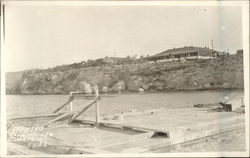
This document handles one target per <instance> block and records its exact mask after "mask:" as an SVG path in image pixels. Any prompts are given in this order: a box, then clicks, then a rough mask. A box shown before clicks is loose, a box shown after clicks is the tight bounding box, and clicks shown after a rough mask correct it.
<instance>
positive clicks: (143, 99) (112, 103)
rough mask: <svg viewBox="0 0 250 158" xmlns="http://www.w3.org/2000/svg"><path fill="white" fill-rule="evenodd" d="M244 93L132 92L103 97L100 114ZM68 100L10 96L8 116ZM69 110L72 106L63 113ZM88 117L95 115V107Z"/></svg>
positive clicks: (174, 105) (48, 109)
mask: <svg viewBox="0 0 250 158" xmlns="http://www.w3.org/2000/svg"><path fill="white" fill-rule="evenodd" d="M243 93H244V92H243V91H189V92H168V93H142V94H140V93H129V94H114V97H107V98H102V99H101V101H100V114H101V115H105V114H113V113H117V112H120V111H124V112H126V111H128V110H129V109H138V110H148V109H158V108H166V109H167V108H182V107H192V106H193V105H194V104H199V103H204V104H205V103H214V102H219V101H221V102H223V101H226V100H228V99H231V98H234V97H237V96H243ZM67 99H68V96H67V95H7V96H6V104H7V105H6V106H7V117H8V118H9V117H22V116H29V115H32V116H33V115H41V114H48V113H52V111H54V110H55V109H56V108H57V107H59V106H60V105H62V104H63V103H64V102H65V101H66V100H67ZM86 102H88V101H86V100H74V102H73V108H75V107H77V106H80V105H84V103H86ZM67 110H69V106H67V107H66V108H64V111H67ZM85 115H94V107H92V108H91V109H89V110H88V111H86V114H85Z"/></svg>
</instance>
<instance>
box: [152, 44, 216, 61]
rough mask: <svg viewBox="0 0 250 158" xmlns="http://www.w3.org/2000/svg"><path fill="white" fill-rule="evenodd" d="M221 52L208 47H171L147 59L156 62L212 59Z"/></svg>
mask: <svg viewBox="0 0 250 158" xmlns="http://www.w3.org/2000/svg"><path fill="white" fill-rule="evenodd" d="M218 54H219V52H218V51H215V50H212V49H209V48H207V47H204V48H203V47H193V46H190V47H181V48H174V49H169V50H166V51H164V52H161V53H159V54H156V55H153V56H150V57H147V60H149V61H154V62H158V61H159V62H162V61H173V60H189V59H210V58H215V57H217V56H218Z"/></svg>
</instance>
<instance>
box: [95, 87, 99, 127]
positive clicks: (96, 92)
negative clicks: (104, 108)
mask: <svg viewBox="0 0 250 158" xmlns="http://www.w3.org/2000/svg"><path fill="white" fill-rule="evenodd" d="M94 90H95V97H96V98H98V97H99V91H98V86H97V85H96V86H95V87H94ZM95 105H96V127H98V126H99V101H98V99H97V100H96V103H95Z"/></svg>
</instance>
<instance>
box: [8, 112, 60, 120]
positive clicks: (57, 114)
mask: <svg viewBox="0 0 250 158" xmlns="http://www.w3.org/2000/svg"><path fill="white" fill-rule="evenodd" d="M61 114H62V113H56V114H44V115H38V116H37V115H36V116H23V117H12V118H8V119H7V120H8V121H9V120H22V119H33V118H34V119H36V118H43V117H54V116H59V115H61Z"/></svg>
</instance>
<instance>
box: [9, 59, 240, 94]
mask: <svg viewBox="0 0 250 158" xmlns="http://www.w3.org/2000/svg"><path fill="white" fill-rule="evenodd" d="M64 67H65V66H64ZM66 67H67V66H66ZM8 75H9V74H8V73H7V75H6V79H7V80H6V92H7V93H8V94H65V93H69V92H70V91H76V90H80V91H85V92H88V93H90V92H91V89H92V87H93V86H94V85H96V84H97V85H98V87H99V89H100V91H102V92H119V91H169V90H200V89H238V88H243V87H244V85H243V80H244V77H243V58H242V56H239V55H231V56H225V57H219V58H216V59H210V60H192V61H178V62H162V63H147V62H142V63H136V64H121V65H116V64H113V65H103V66H92V67H84V68H72V69H67V70H64V71H60V70H56V71H55V70H53V69H46V70H32V71H26V72H23V73H22V75H19V77H16V78H15V82H14V81H13V79H11V77H10V76H9V77H8ZM12 76H13V73H12Z"/></svg>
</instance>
